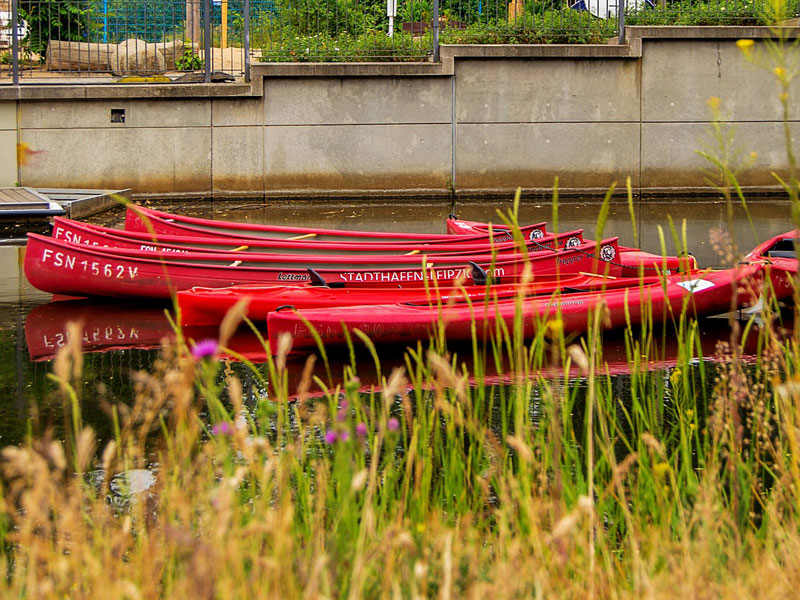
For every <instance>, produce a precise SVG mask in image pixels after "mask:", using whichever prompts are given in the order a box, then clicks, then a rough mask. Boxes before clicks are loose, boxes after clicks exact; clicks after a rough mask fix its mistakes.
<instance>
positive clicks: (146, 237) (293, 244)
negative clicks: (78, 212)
mask: <svg viewBox="0 0 800 600" xmlns="http://www.w3.org/2000/svg"><path fill="white" fill-rule="evenodd" d="M52 237H54V238H55V239H58V240H62V241H65V242H69V243H72V244H87V245H89V246H101V247H104V248H128V249H137V250H150V251H153V252H155V251H157V250H159V249H163V250H165V251H168V252H192V251H195V252H234V251H238V252H262V253H270V252H273V253H274V252H280V253H282V254H303V255H308V254H311V255H324V254H329V255H337V256H341V255H347V254H354V255H364V256H367V255H369V256H373V255H387V256H392V255H404V254H405V255H412V254H423V253H424V254H443V253H450V254H482V253H483V254H485V253H489V252H492V250H494V251H495V252H501V253H509V252H511V253H513V252H518V251H519V246H518V245H517V244H516V243H515V242H513V241H511V242H497V241H495V242H494V244H492V242H491V241H490V240H489V238H487V237H486V236H484V235H477V236H463V237H461V236H448V237H447V238H446V239H445V240H442V241H433V242H416V241H415V242H402V243H401V242H396V243H390V242H371V241H363V242H345V241H333V242H319V241H305V240H296V241H289V240H281V239H267V238H261V239H259V238H254V239H252V238H248V239H242V238H240V237H222V236H218V237H207V236H205V237H204V236H188V235H170V234H157V235H156V236H155V237H156V240H155V241H154V240H153V237H154V236H153V234H150V233H142V232H140V231H123V230H119V229H111V228H108V227H101V226H98V225H89V224H86V223H81V222H79V221H73V220H71V219H65V218H63V217H56V218H55V219H54V220H53V233H52ZM582 242H583V234H582V232H581V230H575V231H568V232H564V233H561V234H559V235H557V236H553V235H549V234H545V235H544V236H542V237H540V238H537V239H536V240H535V241H528V242H527V247H528V250H529V251H531V252H535V251H538V250H541V249H543V248H553V247H555V248H561V247H564V246H573V245H580V244H581V243H582ZM304 260H305V259H304Z"/></svg>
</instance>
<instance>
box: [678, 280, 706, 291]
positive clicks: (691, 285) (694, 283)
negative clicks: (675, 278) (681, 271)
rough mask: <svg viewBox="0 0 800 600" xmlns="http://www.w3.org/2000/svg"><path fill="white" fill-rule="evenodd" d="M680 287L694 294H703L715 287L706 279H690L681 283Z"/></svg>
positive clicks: (679, 283)
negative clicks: (704, 291)
mask: <svg viewBox="0 0 800 600" xmlns="http://www.w3.org/2000/svg"><path fill="white" fill-rule="evenodd" d="M678 285H679V286H681V287H682V288H685V289H686V290H688V291H689V292H691V293H692V294H694V293H695V292H702V291H703V290H707V289H708V288H712V287H714V284H713V283H711V282H710V281H706V280H705V279H690V280H689V281H679V282H678Z"/></svg>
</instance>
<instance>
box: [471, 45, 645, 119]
mask: <svg viewBox="0 0 800 600" xmlns="http://www.w3.org/2000/svg"><path fill="white" fill-rule="evenodd" d="M456 118H457V120H458V121H459V122H460V123H463V122H470V123H541V122H559V121H568V122H578V121H583V122H585V121H596V122H603V121H636V120H638V119H639V92H638V74H637V66H636V61H631V60H608V59H577V60H572V59H566V60H565V59H547V58H537V59H533V60H469V61H458V62H456Z"/></svg>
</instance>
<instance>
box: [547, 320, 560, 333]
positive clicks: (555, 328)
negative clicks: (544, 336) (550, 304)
mask: <svg viewBox="0 0 800 600" xmlns="http://www.w3.org/2000/svg"><path fill="white" fill-rule="evenodd" d="M547 329H548V331H550V333H551V334H552V335H558V334H559V333H561V332H562V331H564V321H562V320H561V319H554V320H552V321H548V322H547Z"/></svg>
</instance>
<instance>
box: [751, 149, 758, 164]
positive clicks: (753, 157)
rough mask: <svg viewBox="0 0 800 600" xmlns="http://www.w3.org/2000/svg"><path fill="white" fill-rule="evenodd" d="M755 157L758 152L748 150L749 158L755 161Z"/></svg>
mask: <svg viewBox="0 0 800 600" xmlns="http://www.w3.org/2000/svg"><path fill="white" fill-rule="evenodd" d="M757 158H758V152H756V151H755V150H753V151H752V152H750V160H752V161H755V160H756V159H757Z"/></svg>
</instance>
